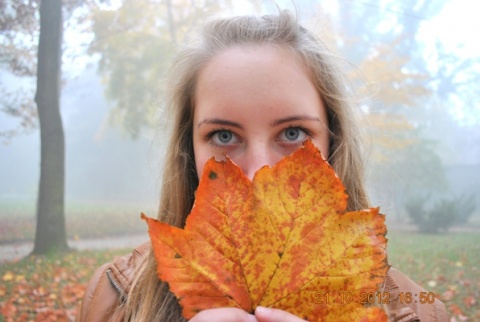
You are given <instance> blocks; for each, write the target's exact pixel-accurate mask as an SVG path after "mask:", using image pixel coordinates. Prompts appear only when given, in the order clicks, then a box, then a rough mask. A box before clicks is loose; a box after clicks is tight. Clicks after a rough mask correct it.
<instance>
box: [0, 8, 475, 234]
mask: <svg viewBox="0 0 480 322" xmlns="http://www.w3.org/2000/svg"><path fill="white" fill-rule="evenodd" d="M298 3H300V7H301V12H304V11H308V10H306V9H305V8H307V9H308V8H309V6H313V2H311V1H305V2H302V1H299V2H298ZM332 3H333V2H332ZM334 7H335V6H333V8H334ZM324 9H325V8H324ZM332 10H333V9H332ZM325 11H328V10H326V9H325ZM435 21H437V20H436V18H435V19H434V17H425V19H424V21H423V22H422V23H425V25H427V27H425V28H424V29H422V37H423V39H429V38H428V37H429V36H431V38H432V39H436V40H438V39H437V36H436V35H434V34H432V32H433V31H431V30H430V31H429V29H428V28H430V27H428V24H429V23H433V22H435ZM339 23H340V22H338V21H336V22H335V21H334V22H333V23H332V25H334V26H335V25H336V24H339ZM478 27H479V26H477V27H476V28H474V29H476V30H478ZM433 30H434V29H433ZM472 31H473V29H472ZM429 32H430V33H429ZM467 34H468V32H467ZM470 35H472V33H471V32H470ZM464 38H465V35H463V36H462V39H464ZM474 39H476V38H475V37H473V36H472V37H471V40H472V41H474ZM66 42H67V44H68V43H69V42H68V39H67V41H66ZM429 43H430V42H429V41H427V40H425V49H424V50H425V55H431V52H429V50H431V48H430V47H429V45H428V44H429ZM457 45H458V57H459V59H467V58H472V57H473V58H476V59H478V57H479V56H480V53H479V52H478V51H477V52H475V50H478V47H476V49H475V48H474V47H469V46H470V45H468V44H464V45H463V46H462V45H461V44H460V45H459V44H455V43H452V40H451V39H450V38H448V39H446V40H445V46H457ZM429 48H430V49H429ZM452 48H457V47H452ZM465 48H467V49H468V50H465ZM343 54H344V55H345V56H347V53H343ZM429 57H430V56H429ZM465 57H466V58H465ZM427 61H430V60H428V59H427ZM97 63H98V60H97V61H96V60H93V63H91V64H89V65H88V64H85V65H82V66H81V67H80V68H79V67H78V66H77V65H75V63H73V64H72V63H67V64H66V65H65V66H64V77H65V84H64V87H63V91H62V100H61V112H62V118H63V125H64V130H65V139H66V191H65V196H66V201H67V203H68V202H92V201H94V202H100V203H119V204H122V203H132V204H136V205H139V207H138V208H139V210H142V209H143V210H147V209H154V208H155V205H156V204H157V203H158V196H159V177H160V174H161V163H162V160H163V154H164V152H165V150H164V149H165V140H164V138H165V135H164V133H163V132H161V131H157V130H158V128H159V127H160V125H157V128H155V127H154V128H150V129H146V130H145V129H143V130H142V131H141V132H139V135H138V138H137V139H135V140H132V139H131V138H130V132H131V131H135V130H133V129H131V128H128V126H127V127H125V126H124V127H122V126H112V125H111V124H110V122H109V117H110V115H111V114H110V113H111V111H112V104H113V103H112V101H111V100H109V99H107V98H106V96H105V91H106V90H105V86H106V85H105V82H104V81H102V79H103V78H102V77H103V76H102V75H99V72H98V70H97ZM353 63H354V64H355V63H358V62H355V61H354V62H353ZM80 65H81V64H80ZM432 66H433V67H431V68H432V69H435V68H436V67H435V66H434V65H432ZM475 66H476V68H478V60H477V65H475ZM452 68H453V67H452ZM72 75H75V77H72ZM437 75H439V74H437ZM1 79H2V83H3V85H4V86H7V87H12V88H14V87H16V86H18V84H17V83H16V82H17V81H20V80H19V79H18V78H13V77H12V76H9V74H8V72H5V71H4V72H3V73H2V78H1ZM28 86H29V85H27V87H28ZM437 89H438V92H436V93H434V94H433V95H431V96H430V97H429V98H428V99H425V100H424V101H422V102H418V103H417V104H420V105H421V104H423V103H425V102H428V106H429V108H410V107H407V108H405V110H402V115H406V117H407V119H408V120H409V121H410V122H411V124H414V127H415V128H417V129H418V130H419V132H418V133H419V135H420V136H421V137H422V139H425V140H426V141H428V142H433V143H432V146H433V151H434V153H435V155H436V156H438V158H439V160H440V161H441V165H442V168H441V169H442V171H444V174H445V178H446V186H445V187H443V188H442V189H440V190H441V191H440V190H437V189H436V188H437V187H436V185H437V184H436V183H435V176H433V177H430V178H429V180H433V181H432V182H429V183H428V184H426V185H425V186H423V187H422V186H419V187H420V188H421V189H423V192H425V193H427V194H431V195H433V196H434V197H433V200H435V199H440V198H441V197H442V196H448V197H452V196H453V197H456V196H460V195H470V194H473V195H474V199H475V203H476V210H475V212H474V213H473V215H472V217H471V218H470V222H471V223H473V225H476V226H480V106H479V103H478V102H479V101H480V100H478V98H479V94H478V83H471V84H469V85H465V84H463V85H462V87H459V88H458V89H457V92H458V93H457V94H458V95H453V94H452V95H450V96H448V97H447V98H445V97H442V95H441V91H442V89H441V88H437ZM460 92H461V93H460ZM412 95H414V94H412ZM366 104H371V106H372V109H374V108H375V106H377V105H378V104H379V103H377V102H376V98H375V97H373V98H371V99H370V100H369V101H368V102H367V103H366ZM370 111H371V110H370ZM159 115H161V113H158V114H157V115H156V116H155V117H158V116H159ZM16 122H17V120H16V119H15V118H12V117H10V116H8V115H5V114H1V116H0V130H6V129H9V128H11V127H14V126H16V124H17V123H16ZM152 123H157V124H160V123H159V122H158V120H154V121H153V122H152ZM375 131H377V130H375ZM375 133H379V132H375ZM382 135H386V136H388V135H389V134H382ZM372 144H373V145H375V141H374V140H372ZM375 149H376V148H375V146H373V147H371V148H370V151H375ZM370 153H371V155H372V156H373V154H374V152H370ZM395 153H396V152H395V151H393V152H389V157H390V158H393V159H395ZM39 157H40V142H39V133H38V130H35V131H33V132H32V133H30V134H26V135H18V136H16V137H14V138H12V139H11V140H10V141H9V142H7V143H2V144H0V204H1V202H4V201H12V200H13V201H16V200H19V201H21V202H25V203H29V204H31V205H34V204H35V200H36V197H37V195H36V194H37V188H38V187H37V186H38V180H39ZM404 157H405V158H411V160H412V162H413V161H415V160H418V159H420V158H421V157H422V150H418V151H416V152H415V151H412V152H411V154H409V155H404ZM369 164H372V163H369ZM421 166H423V167H425V168H420V169H417V171H416V172H412V173H411V175H412V176H415V173H422V172H423V173H424V172H428V171H429V163H428V161H427V162H423V163H421ZM368 173H369V178H370V179H369V191H370V194H371V199H372V203H373V204H374V205H378V206H380V207H381V209H382V212H385V213H387V214H388V215H389V216H388V218H389V220H391V221H393V222H399V223H408V222H409V219H408V216H406V214H405V210H404V207H402V203H403V202H404V201H405V200H404V199H405V196H406V195H407V193H408V192H409V189H411V186H409V184H408V181H409V180H410V179H415V178H412V177H409V175H410V172H409V174H408V175H406V172H404V171H403V170H402V168H401V167H397V166H393V165H392V164H391V163H385V164H381V165H380V166H378V164H376V165H375V166H374V167H370V168H369V171H368ZM438 175H439V176H440V173H438ZM379 176H380V177H379ZM428 187H431V191H429V189H430V188H428ZM410 192H411V191H410ZM432 202H433V201H432ZM32 207H33V206H32ZM137 214H138V213H137ZM137 214H135V215H137ZM67 215H68V214H67ZM33 216H34V214H33V213H32V218H33Z"/></svg>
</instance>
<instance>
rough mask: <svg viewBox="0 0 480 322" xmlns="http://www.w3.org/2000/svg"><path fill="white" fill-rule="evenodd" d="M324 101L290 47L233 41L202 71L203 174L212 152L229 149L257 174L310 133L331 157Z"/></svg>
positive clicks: (197, 134)
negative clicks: (244, 43) (246, 45)
mask: <svg viewBox="0 0 480 322" xmlns="http://www.w3.org/2000/svg"><path fill="white" fill-rule="evenodd" d="M327 124H328V122H327V116H326V110H325V106H324V104H323V102H322V99H321V97H320V94H319V93H318V92H317V91H316V89H315V87H314V85H313V82H312V81H311V78H310V76H309V73H308V70H307V69H306V67H305V66H304V65H303V64H302V63H301V62H300V61H299V60H298V59H296V58H295V56H294V54H292V53H291V52H289V51H287V50H286V49H282V48H277V47H273V46H268V45H263V46H253V47H233V48H229V49H227V50H225V51H222V52H221V53H219V54H217V55H216V56H214V57H213V59H212V60H210V61H209V62H208V63H207V65H206V66H205V67H204V68H203V69H202V70H201V71H200V73H199V77H198V80H197V87H196V93H195V98H194V123H193V147H194V151H195V163H196V169H197V173H198V174H199V176H201V174H202V171H203V167H204V166H205V163H206V162H207V160H208V159H210V158H211V157H212V156H213V157H215V159H216V160H224V159H225V155H228V156H229V157H230V158H231V159H232V160H233V161H234V162H235V163H236V164H237V165H238V166H240V167H241V169H242V170H243V172H244V173H245V174H246V175H247V176H248V177H249V178H250V179H252V178H253V175H254V174H255V172H256V171H257V170H258V169H260V168H261V167H262V166H264V165H268V166H272V165H274V164H275V163H276V162H277V161H279V160H280V159H281V158H282V157H284V156H286V155H288V154H290V153H292V152H293V151H294V150H296V149H297V148H298V147H300V146H301V145H302V142H303V141H305V140H306V139H307V138H311V139H312V141H313V143H314V144H315V145H316V146H317V147H318V148H319V149H320V151H321V152H322V154H323V156H324V157H325V158H328V142H329V133H328V125H327Z"/></svg>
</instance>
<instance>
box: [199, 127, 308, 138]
mask: <svg viewBox="0 0 480 322" xmlns="http://www.w3.org/2000/svg"><path fill="white" fill-rule="evenodd" d="M289 129H299V130H300V131H303V132H304V133H305V134H306V135H307V136H310V137H311V136H312V132H311V131H310V130H308V129H306V128H305V127H303V126H300V125H289V126H287V127H286V128H284V129H283V130H282V131H281V132H285V131H288V130H289ZM223 131H229V132H232V133H234V132H233V131H232V130H230V129H227V128H217V129H214V130H211V131H210V132H208V133H207V134H206V135H205V139H206V140H208V141H209V140H211V139H212V137H213V136H214V135H215V134H217V133H218V132H223Z"/></svg>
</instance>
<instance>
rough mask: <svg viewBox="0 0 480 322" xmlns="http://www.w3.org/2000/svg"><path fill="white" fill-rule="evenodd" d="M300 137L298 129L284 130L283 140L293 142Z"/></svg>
mask: <svg viewBox="0 0 480 322" xmlns="http://www.w3.org/2000/svg"><path fill="white" fill-rule="evenodd" d="M299 136H300V129H298V128H294V127H292V128H289V129H286V130H285V138H286V139H287V140H290V141H295V140H296V139H298V137H299Z"/></svg>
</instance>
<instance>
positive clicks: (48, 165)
mask: <svg viewBox="0 0 480 322" xmlns="http://www.w3.org/2000/svg"><path fill="white" fill-rule="evenodd" d="M80 3H81V1H78V0H70V1H61V0H46V1H39V0H36V1H34V0H32V1H22V2H17V1H6V0H2V1H1V2H0V10H1V11H2V12H3V13H4V16H3V17H4V18H3V19H2V20H1V23H0V32H1V34H0V35H1V38H0V40H1V43H2V47H1V48H2V49H1V50H2V56H1V57H2V60H1V64H2V67H3V68H6V69H7V70H8V71H9V72H10V73H12V74H13V75H16V76H22V77H23V76H24V77H30V78H36V93H35V104H36V110H35V104H34V102H33V98H34V96H33V95H32V93H25V92H24V91H23V89H20V90H17V92H13V93H11V92H8V90H6V89H5V87H2V88H1V89H2V91H3V94H4V96H3V99H2V102H1V103H2V105H1V111H2V112H5V113H7V114H9V115H11V116H14V117H18V118H20V120H21V121H20V124H19V126H18V127H17V129H13V130H9V131H3V132H1V135H2V136H4V137H5V138H7V139H9V138H11V137H12V136H13V135H15V134H17V133H18V132H22V131H27V132H28V131H30V130H31V129H33V128H35V127H36V126H37V124H39V127H40V142H41V150H40V151H41V153H40V154H41V158H40V183H39V188H38V197H37V209H36V233H35V246H34V249H33V253H34V254H45V253H48V252H51V251H64V250H67V249H68V244H67V238H66V228H65V210H64V199H65V139H64V133H63V125H62V119H61V116H60V92H61V65H62V39H63V24H64V22H63V14H64V12H63V11H65V12H66V13H67V14H69V13H71V12H72V11H73V10H74V9H75V8H78V7H79V5H80ZM36 116H38V121H37V119H36ZM37 122H38V123H37Z"/></svg>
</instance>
